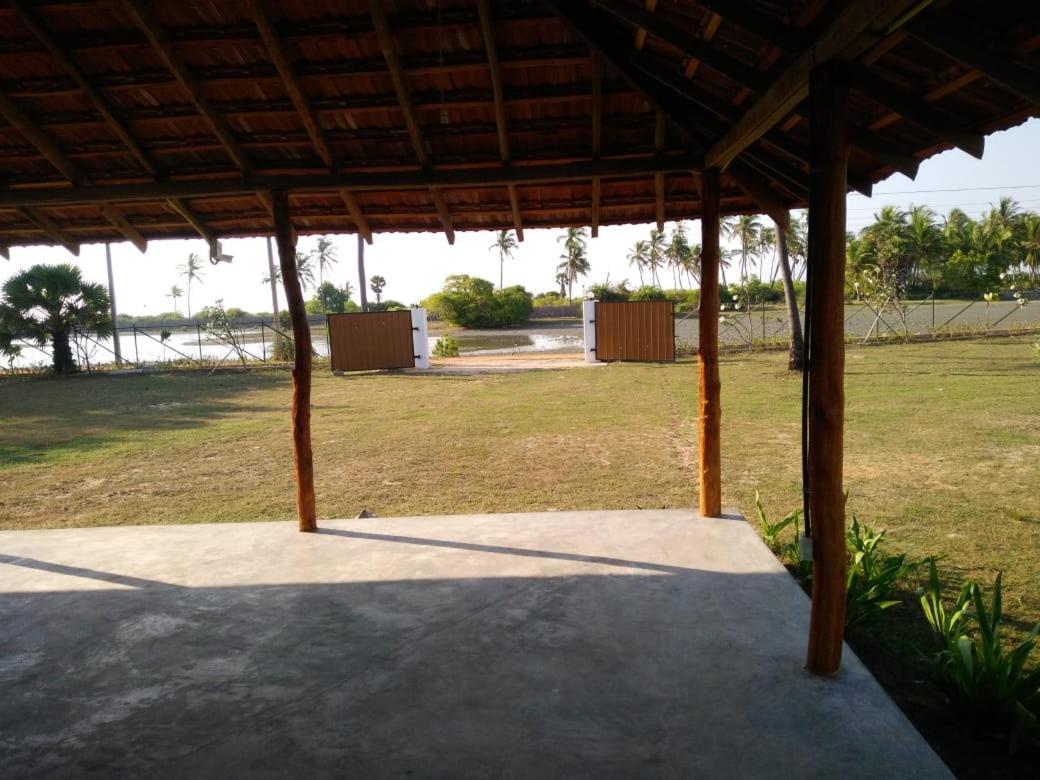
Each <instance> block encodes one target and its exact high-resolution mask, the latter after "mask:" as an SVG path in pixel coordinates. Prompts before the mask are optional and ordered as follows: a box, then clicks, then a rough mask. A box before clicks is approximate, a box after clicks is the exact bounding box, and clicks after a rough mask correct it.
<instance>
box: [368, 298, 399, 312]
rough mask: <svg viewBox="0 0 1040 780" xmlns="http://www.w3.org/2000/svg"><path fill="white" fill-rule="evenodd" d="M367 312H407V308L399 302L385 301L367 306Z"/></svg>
mask: <svg viewBox="0 0 1040 780" xmlns="http://www.w3.org/2000/svg"><path fill="white" fill-rule="evenodd" d="M368 310H369V311H407V310H408V307H407V306H405V305H404V304H403V303H401V302H400V301H395V300H392V299H391V300H386V301H380V302H379V303H370V304H368Z"/></svg>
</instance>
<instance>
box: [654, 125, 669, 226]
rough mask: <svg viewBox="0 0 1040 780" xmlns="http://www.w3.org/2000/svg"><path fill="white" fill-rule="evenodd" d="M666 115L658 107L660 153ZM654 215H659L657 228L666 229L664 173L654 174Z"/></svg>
mask: <svg viewBox="0 0 1040 780" xmlns="http://www.w3.org/2000/svg"><path fill="white" fill-rule="evenodd" d="M665 130H666V125H665V116H664V111H662V110H661V109H657V114H656V116H655V118H654V151H655V152H657V153H658V154H660V153H661V152H662V151H664V138H665ZM654 215H655V216H656V217H657V229H658V230H664V174H663V173H655V174H654Z"/></svg>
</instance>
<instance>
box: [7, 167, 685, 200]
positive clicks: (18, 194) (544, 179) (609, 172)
mask: <svg viewBox="0 0 1040 780" xmlns="http://www.w3.org/2000/svg"><path fill="white" fill-rule="evenodd" d="M700 166H701V160H700V158H699V157H697V156H694V155H689V154H684V155H667V154H666V155H653V156H645V157H620V158H611V159H604V160H590V161H587V162H566V163H562V164H552V165H521V166H510V167H508V168H507V167H501V166H499V167H495V168H462V169H455V168H446V169H443V170H428V171H418V170H412V171H394V172H384V173H355V174H340V173H330V174H322V175H314V174H306V175H296V176H252V177H239V178H236V179H190V180H176V181H164V182H153V183H142V184H104V185H87V186H72V187H50V186H48V187H35V188H18V189H12V188H0V208H16V207H19V206H51V205H59V204H70V205H71V204H87V203H101V202H111V203H134V202H148V201H165V200H171V201H174V200H182V199H185V198H189V199H190V198H222V197H228V196H233V195H253V194H255V193H256V192H259V191H266V192H271V191H272V190H278V189H285V190H289V191H292V192H301V193H306V192H338V191H339V190H340V189H342V188H344V187H346V188H348V189H350V190H351V191H352V192H404V191H414V190H424V189H429V188H439V189H442V190H443V189H466V188H470V187H499V186H506V185H508V184H516V185H521V184H529V185H534V184H551V183H553V182H580V181H586V180H589V179H592V178H594V177H601V178H617V179H633V178H640V177H643V178H645V177H646V176H647V175H650V174H654V173H657V172H658V171H663V172H664V173H678V172H680V171H699V170H701V167H700ZM171 205H172V202H171Z"/></svg>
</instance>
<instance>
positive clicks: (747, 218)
mask: <svg viewBox="0 0 1040 780" xmlns="http://www.w3.org/2000/svg"><path fill="white" fill-rule="evenodd" d="M722 230H723V233H724V235H725V236H726V238H735V239H736V240H737V241H738V242H739V244H740V280H741V282H742V283H745V284H746V283H747V276H748V272H747V269H748V257H749V255H752V254H754V253H756V252H758V248H759V246H760V242H761V237H762V223H761V222H759V221H758V217H756V216H754V215H751V214H743V215H741V216H739V217H730V218H729V219H724V220H723V221H722Z"/></svg>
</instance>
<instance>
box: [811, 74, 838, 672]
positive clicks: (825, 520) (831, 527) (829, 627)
mask: <svg viewBox="0 0 1040 780" xmlns="http://www.w3.org/2000/svg"><path fill="white" fill-rule="evenodd" d="M809 96H810V112H811V114H810V116H811V129H810V151H809V156H810V172H809V285H810V290H809V292H808V296H809V299H810V302H811V303H810V309H811V311H810V312H809V321H808V330H809V333H808V339H807V340H808V344H809V365H808V371H809V382H808V387H809V399H808V430H809V439H808V458H807V472H808V484H809V515H810V518H811V520H812V540H813V585H812V616H811V620H810V626H809V651H808V659H807V661H806V668H807V669H808V670H809V671H810V672H812V673H813V674H818V675H833V674H836V673H837V671H838V668H839V667H840V666H841V647H842V638H843V636H844V632H845V498H844V495H843V484H842V459H843V452H842V447H843V441H842V433H843V427H844V417H845V305H844V301H845V194H846V192H847V191H848V186H847V182H846V173H847V167H848V153H849V146H848V127H847V124H846V111H847V103H848V82H847V78H846V76H845V73H844V71H843V70H842V69H841V65H840V64H838V63H834V64H829V65H823V66H821V67H819V68H817V69H815V70H814V71H813V72H812V75H811V77H810V84H809Z"/></svg>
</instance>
